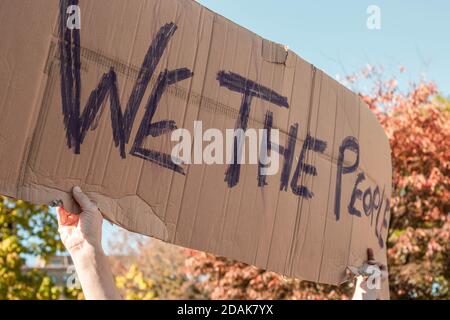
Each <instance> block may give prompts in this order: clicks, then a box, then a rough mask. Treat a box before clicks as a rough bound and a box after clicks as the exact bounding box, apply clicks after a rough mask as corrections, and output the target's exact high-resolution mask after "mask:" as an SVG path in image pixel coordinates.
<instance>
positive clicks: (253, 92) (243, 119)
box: [217, 71, 289, 188]
mask: <svg viewBox="0 0 450 320" xmlns="http://www.w3.org/2000/svg"><path fill="white" fill-rule="evenodd" d="M217 80H218V81H219V84H220V86H221V87H226V88H227V89H229V90H231V91H234V92H238V93H241V94H243V97H242V103H241V108H240V110H239V117H238V119H237V121H236V126H235V130H239V129H242V130H243V131H244V132H245V131H246V130H247V126H248V119H249V116H250V106H251V103H252V98H253V97H256V98H259V99H262V100H265V101H268V102H271V103H273V104H275V105H277V106H279V107H284V108H289V104H288V101H287V98H286V97H283V96H281V95H279V94H278V93H276V92H275V91H273V90H271V89H269V88H266V87H264V86H262V85H260V84H258V83H256V82H254V81H252V80H249V79H246V78H244V77H242V76H240V75H238V74H236V73H233V72H228V73H227V72H225V71H220V72H219V73H218V74H217ZM238 140H240V139H239V138H238V137H235V138H234V144H233V150H234V152H233V155H234V157H233V163H232V164H231V165H230V166H229V167H228V169H227V171H226V172H225V181H226V182H227V183H228V187H230V188H233V187H235V186H236V185H237V184H238V183H239V176H240V171H241V165H240V163H239V161H238V155H239V154H240V152H239V151H240V150H239V149H240V148H242V141H238Z"/></svg>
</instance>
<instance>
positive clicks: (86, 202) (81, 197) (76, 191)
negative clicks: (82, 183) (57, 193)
mask: <svg viewBox="0 0 450 320" xmlns="http://www.w3.org/2000/svg"><path fill="white" fill-rule="evenodd" d="M72 194H73V197H74V199H75V201H76V202H77V203H78V204H79V205H80V208H81V210H83V211H88V210H91V209H93V208H95V205H94V204H93V203H92V201H91V200H90V199H89V197H88V196H87V195H86V194H84V193H83V191H82V190H81V188H80V187H78V186H77V187H74V188H73V190H72Z"/></svg>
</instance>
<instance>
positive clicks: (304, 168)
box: [291, 134, 327, 198]
mask: <svg viewBox="0 0 450 320" xmlns="http://www.w3.org/2000/svg"><path fill="white" fill-rule="evenodd" d="M326 148H327V143H326V142H325V141H322V140H319V139H315V138H313V137H311V135H310V134H308V135H307V136H306V139H305V142H304V143H303V147H302V151H301V153H300V159H299V161H298V164H297V168H296V169H295V172H294V177H293V178H292V181H291V189H292V192H293V193H294V194H295V195H297V196H300V197H305V198H312V197H313V196H314V194H313V193H312V192H311V191H310V190H308V188H307V187H305V186H298V185H297V183H298V180H299V178H300V174H301V172H304V173H305V174H310V175H312V176H317V169H316V167H315V166H313V165H310V164H307V163H305V157H306V153H307V151H308V150H312V151H314V152H318V153H324V151H325V149H326Z"/></svg>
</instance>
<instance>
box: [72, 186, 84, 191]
mask: <svg viewBox="0 0 450 320" xmlns="http://www.w3.org/2000/svg"><path fill="white" fill-rule="evenodd" d="M73 191H75V192H77V193H80V192H82V191H81V188H80V187H79V186H76V187H75V188H73Z"/></svg>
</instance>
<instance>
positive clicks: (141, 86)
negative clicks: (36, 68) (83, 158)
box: [59, 0, 177, 158]
mask: <svg viewBox="0 0 450 320" xmlns="http://www.w3.org/2000/svg"><path fill="white" fill-rule="evenodd" d="M70 5H78V0H60V18H59V36H60V42H59V51H60V61H61V65H60V74H61V98H62V111H63V114H64V125H65V129H66V138H67V145H68V147H69V148H70V149H72V148H73V149H74V152H75V154H80V147H81V144H82V143H83V141H84V139H85V137H86V134H87V131H88V130H89V129H90V128H91V129H92V130H94V129H95V124H96V123H97V121H96V120H97V119H98V118H99V117H100V115H101V112H100V114H99V111H100V108H101V106H102V104H103V103H104V101H105V99H106V97H107V95H108V94H109V97H110V109H111V122H112V130H113V139H114V143H115V146H116V147H120V155H121V157H122V158H125V157H126V156H125V145H126V144H127V143H128V142H129V140H130V134H131V130H132V127H133V123H134V120H135V117H136V114H137V111H138V109H139V106H140V104H141V102H142V99H143V97H144V94H145V91H146V89H147V87H148V84H149V82H150V79H151V78H152V75H153V73H154V72H155V69H156V67H157V65H158V63H159V61H160V59H161V56H162V55H163V53H164V51H165V49H166V47H167V44H168V42H169V40H170V39H171V37H172V36H173V35H174V33H175V31H176V29H177V26H176V25H175V24H174V23H168V24H166V25H164V26H163V27H161V29H160V30H159V31H158V33H157V35H156V37H155V38H154V39H153V41H152V42H151V44H150V47H149V48H148V51H147V53H146V55H145V58H144V61H143V63H142V66H141V69H140V71H139V74H138V78H137V80H136V82H135V84H134V87H133V90H132V92H131V95H130V97H129V100H128V103H127V105H126V108H125V112H124V113H122V108H121V105H120V101H119V94H118V89H117V76H116V73H115V71H114V68H111V69H110V70H109V72H108V73H105V74H104V75H103V76H102V78H101V80H100V83H99V84H98V86H97V87H96V88H95V89H94V90H93V91H92V92H91V94H90V96H89V99H88V101H87V103H86V105H85V107H84V110H83V113H82V114H81V115H80V91H81V77H80V66H81V62H80V30H78V29H74V30H70V29H69V28H67V26H66V20H67V19H66V9H67V7H68V6H70Z"/></svg>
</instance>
